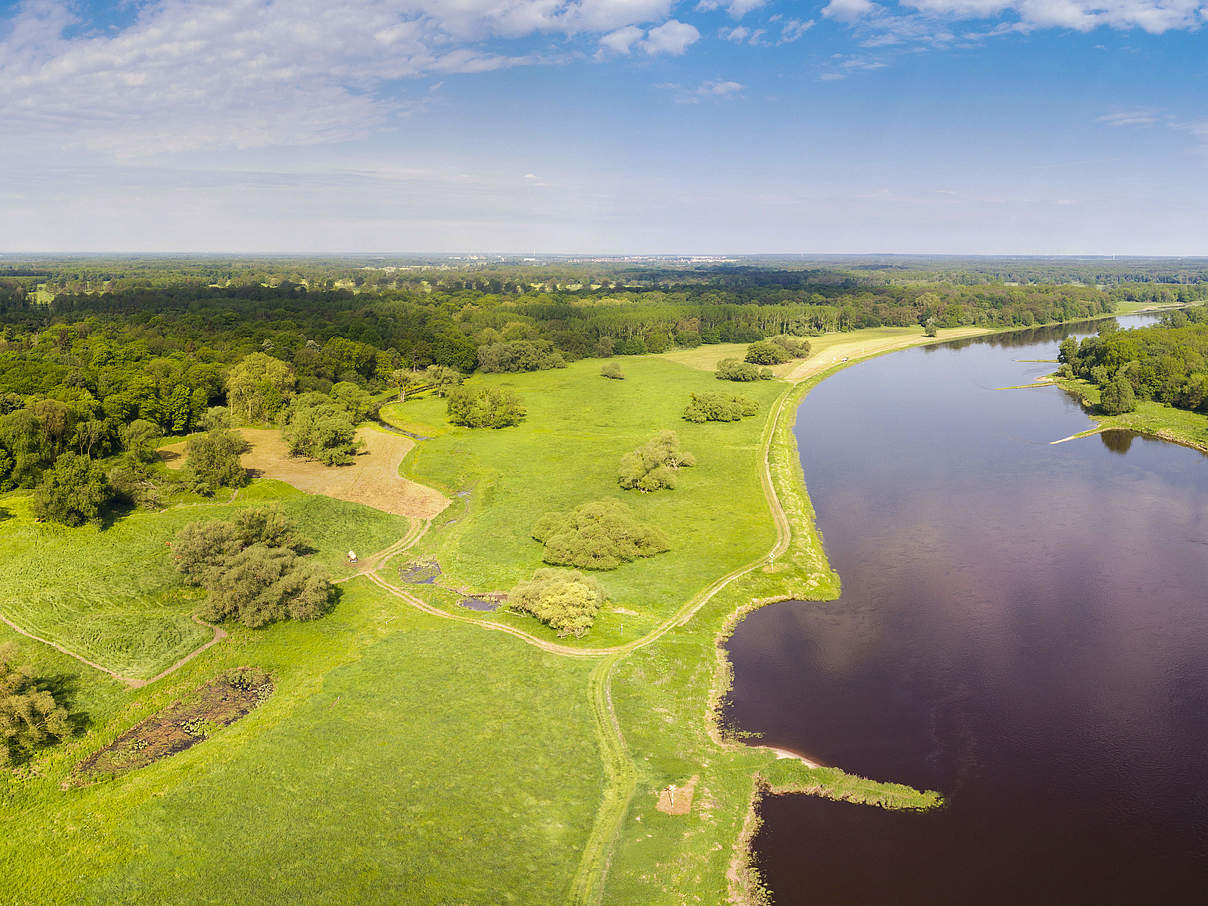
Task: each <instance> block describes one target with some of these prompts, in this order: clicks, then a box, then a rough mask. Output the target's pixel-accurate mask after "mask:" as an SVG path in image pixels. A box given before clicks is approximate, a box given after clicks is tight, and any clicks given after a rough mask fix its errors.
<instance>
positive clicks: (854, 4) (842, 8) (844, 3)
mask: <svg viewBox="0 0 1208 906" xmlns="http://www.w3.org/2000/svg"><path fill="white" fill-rule="evenodd" d="M880 9H881V7H879V6H878V5H877V4H875V3H872V2H871V0H830V3H828V4H826V6H825V7H823V9H822V15H824V16H826V18H828V19H838V20H839V21H840V22H855V21H856V20H858V19H861V18H863V17H865V16H868V15H870V14H872V13H874V12H876V11H878V10H880Z"/></svg>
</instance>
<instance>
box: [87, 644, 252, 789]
mask: <svg viewBox="0 0 1208 906" xmlns="http://www.w3.org/2000/svg"><path fill="white" fill-rule="evenodd" d="M272 693H273V680H272V677H271V676H269V674H268V673H266V672H265V671H264V670H261V669H260V668H259V667H236V668H234V669H233V670H227V671H226V672H225V673H222V674H221V675H219V676H218V677H216V678H214V679H213V680H211V681H210V682H208V683H206V685H204V686H202V687H201V688H199V689H196V690H194V691H193V692H192V693H190V694H189V695H188V697H187V698H185V700H184V701H177V702H173V703H172V704H171V705H169V706H168V707H166V708H164V709H163V710H162V711H159V712H158V713H156V714H153V715H152V716H151V717H148V718H147V719H146V720H144V721H143V722H142V723H140V724H138V725H136V726H135V727H133V728H132V729H130V730H127V731H126V732H125V733H123V734H122V735H121V736H119V737H118V738H117V739H115V740H114V741H113V742H111V743H110V744H109V745H107V746H105V747H104V748H103V749H100V750H99V751H97V752H94V753H93V754H91V755H89V756H88V757H87V758H85V759H84V760H83V761H81V762H80V763H79V764H77V765H76V766H75V769H74V770H73V771H72V772H71V778H70V779H69V780H68V781H67V783H66V784H64V786H84V785H86V784H89V783H96V782H97V781H99V780H107V779H110V778H112V777H120V776H122V775H123V774H128V773H129V772H131V771H134V770H137V769H138V768H142V767H146V766H147V765H149V764H151V763H152V762H155V761H158V760H159V759H161V758H167V757H168V756H169V755H175V754H176V753H177V752H183V751H184V750H185V749H189V748H192V747H193V746H195V745H197V744H198V743H199V742H202V741H203V740H204V739H206V738H207V737H208V736H209V735H210V734H211V733H213V732H214V731H215V730H217V729H219V728H221V727H226V726H229V725H230V724H233V723H234V722H235V721H237V720H239V718H241V717H243V716H245V715H246V714H248V713H250V712H251V711H252V710H254V709H255V708H257V707H258V706H259V705H260V703H261V702H263V701H264V700H265V699H267V698H268V697H269V696H270V695H272Z"/></svg>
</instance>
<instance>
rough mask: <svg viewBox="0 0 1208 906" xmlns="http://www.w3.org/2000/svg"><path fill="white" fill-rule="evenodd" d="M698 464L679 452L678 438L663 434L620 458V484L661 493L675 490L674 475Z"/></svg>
mask: <svg viewBox="0 0 1208 906" xmlns="http://www.w3.org/2000/svg"><path fill="white" fill-rule="evenodd" d="M693 465H696V460H695V459H694V458H693V456H692V454H691V453H688V452H685V451H684V450H681V449H680V442H679V435H677V434H676V433H675V432H674V431H663V432H661V433H660V434H659V435H658V436H657V437H655V438H654V439H653V440H651V441H650V442H649V443H646V444H644V445H642V446H640V447H638V448H637V449H636V450H634V451H633V452H632V453H626V454H625V455H624V456H622V457H621V469H620V474H619V475H618V476H617V482H618V483H619V484H620V485H621V487H623V488H625V489H626V490H638V491H658V490H661V489H664V488H666V489H667V490H670V489H672V488H674V487H675V473H676V471H677V470H679V469H680V468H684V467H687V466H693Z"/></svg>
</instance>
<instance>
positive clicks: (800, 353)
mask: <svg viewBox="0 0 1208 906" xmlns="http://www.w3.org/2000/svg"><path fill="white" fill-rule="evenodd" d="M772 342H773V343H775V344H776V345H777V346H779V347H780V348H781V349H783V350H784V351H785V352H787V353H788V354H789V356H790V357H791V358H794V359H804V358H806V357H807V356H808V355H809V354H810V341H809V340H807V339H805V338H804V337H790V336H786V335H784V334H781V335H780V336H778V337H772Z"/></svg>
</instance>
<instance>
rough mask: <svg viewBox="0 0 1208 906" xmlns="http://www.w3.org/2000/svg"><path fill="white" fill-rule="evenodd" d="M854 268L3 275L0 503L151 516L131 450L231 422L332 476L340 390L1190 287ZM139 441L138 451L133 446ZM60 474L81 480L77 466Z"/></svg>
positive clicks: (466, 414)
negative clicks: (273, 439)
mask: <svg viewBox="0 0 1208 906" xmlns="http://www.w3.org/2000/svg"><path fill="white" fill-rule="evenodd" d="M1096 266H1098V264H1097V263H1096ZM862 267H863V266H862V265H860V266H857V264H856V263H855V262H853V261H838V260H835V261H821V262H815V263H813V264H811V263H809V262H802V261H800V260H796V259H764V260H758V261H757V260H752V261H741V262H732V263H717V264H707V263H693V262H674V261H657V260H653V259H652V260H648V261H595V260H591V261H589V260H573V259H550V260H548V261H545V262H542V263H541V264H539V265H526V264H523V263H521V262H518V261H508V260H503V259H499V260H492V261H485V260H484V261H481V262H471V261H462V262H459V263H456V264H454V263H450V262H449V261H448V260H447V259H446V260H440V259H428V260H424V259H406V260H403V259H399V260H397V261H386V260H385V259H381V260H375V261H369V260H366V259H351V258H329V259H303V260H286V259H221V258H204V259H187V258H181V259H170V258H156V259H138V258H132V259H102V258H96V259H82V258H81V259H71V260H67V259H60V260H54V259H39V260H30V261H15V260H12V261H10V262H8V266H7V267H5V268H3V270H0V490H7V489H11V488H16V487H21V488H34V487H36V486H37V485H38V484H39V483H40V482H42V481H43V478H44V476H46V475H47V473H48V472H49V471H50V470H51V469H52V467H53V466H54V464H55V463H56V462H57V460H58V459H59V458H60V457H62V456H64V455H65V454H68V453H71V454H73V455H75V456H81V457H86V458H87V459H90V460H93V461H96V462H101V463H104V465H105V471H106V473H107V478H108V482H109V491H110V492H111V493H112V494H113V495H115V496H122V497H124V498H125V499H127V500H130V501H134V502H137V503H141V502H146V501H149V500H152V499H153V498H154V496H155V494H154V490H153V488H152V487H151V483H149V474H148V472H149V460H148V459H146V458H145V457H143V456H142V454H140V453H139V450H138V449H136V447H138V446H139V445H140V444H141V445H142V447H144V448H145V446H146V444H147V437H149V436H150V435H148V434H147V433H146V432H147V431H151V432H153V433H157V434H158V435H159V436H184V435H190V434H194V433H196V432H199V431H206V430H211V427H208V426H207V425H206V418H207V413H208V412H210V411H211V410H212V409H214V408H215V407H222V406H226V407H228V409H229V411H230V413H231V416H232V418H233V420H234V421H235V422H236V423H242V424H282V423H288V425H287V427H288V430H289V431H290V437H291V444H292V445H293V448H294V449H295V450H296V451H297V452H299V453H301V454H304V455H308V456H313V457H314V458H317V459H320V460H321V461H326V462H340V461H346V459H347V457H348V456H349V455H351V453H352V452H353V451H354V449H355V445H354V444H353V443H352V442H351V441H350V440H349V430H348V426H347V424H346V421H347V420H351V422H353V423H354V424H355V423H356V422H357V421H358V420H359V419H360V418H362V417H364V416H363V414H362V413H363V411H364V406H363V405H361V403H360V402H355V401H354V402H352V403H349V402H348V401H347V400H346V399H344V397H347V396H348V395H349V393H350V392H351V391H350V390H349V388H352V390H354V391H356V392H357V393H360V394H364V395H374V394H377V393H379V392H385V391H391V390H395V391H397V392H398V393H399V395H400V397H405V395H406V394H407V393H408V392H410V391H411V390H413V389H417V388H425V389H433V390H436V391H437V392H438V393H440V394H448V393H451V392H452V391H453V389H454V388H455V386H456V384H457V383H458V381H459V380H460V379H461V377H462V376H464V375H466V374H469V373H471V372H473V371H475V370H483V371H504V372H507V371H527V370H534V369H543V368H556V367H559V366H561V365H562V364H565V363H566V362H570V361H573V360H575V359H580V358H584V357H600V358H605V359H610V358H611V357H614V356H623V355H637V354H643V353H648V352H655V353H657V352H662V351H665V350H667V349H670V348H672V347H673V346H683V347H693V346H697V345H700V344H704V343H718V342H740V343H747V344H755V349H756V350H762V352H761V353H759V355H760V358H761V359H762V360H768V361H771V360H774V359H778V358H780V357H781V353H779V352H768V349H769V347H768V346H767V344H765V343H764V341H766V340H768V339H772V340H773V341H774V342H775V341H776V338H780V340H779V342H780V343H781V345H782V346H784V344H785V343H787V342H790V341H792V342H797V341H799V338H802V337H805V336H810V335H816V334H820V333H823V332H827V331H837V330H838V331H841V330H851V329H855V328H860V327H871V326H881V325H902V326H905V325H916V326H917V325H923V324H928V323H931V324H935V325H938V326H940V327H952V326H960V325H969V324H976V325H987V326H1013V325H1027V324H1034V323H1044V322H1052V321H1069V320H1075V319H1078V318H1084V317H1087V316H1089V315H1094V314H1099V313H1102V312H1104V311H1106V310H1108V308H1109V307H1110V306H1111V305H1112V304H1113V300H1114V299H1125V298H1127V299H1138V298H1153V299H1156V300H1161V299H1165V298H1167V294H1169V293H1173V294H1174V296H1175V297H1176V298H1182V297H1184V296H1187V295H1194V294H1196V293H1198V292H1199V291H1200V290H1201V288H1202V287H1200V286H1199V285H1193V284H1192V283H1190V282H1188V283H1185V284H1180V285H1175V284H1170V283H1161V284H1159V283H1158V281H1157V280H1156V278H1153V277H1152V274H1151V273H1150V272H1149V271H1146V272H1145V273H1140V272H1138V273H1136V274H1133V275H1132V276H1133V277H1135V279H1130V280H1124V279H1123V277H1121V279H1120V280H1117V281H1116V282H1115V283H1113V284H1112V285H1111V286H1110V288H1109V289H1110V291H1108V290H1105V289H1102V288H1099V287H1097V286H1096V285H1094V284H1093V283H1081V284H1079V283H1049V284H1034V283H1028V284H1025V285H1016V286H1012V285H1007V284H1005V283H993V282H985V281H982V282H973V283H962V282H960V281H959V280H958V279H956V276H955V274H956V271H954V270H952V269H947V270H945V269H943V268H940V269H939V270H937V271H936V274H935V279H928V280H923V279H897V276H895V275H899V271H898V270H894V269H893V268H889V269H888V270H887V269H886V268H882V267H879V266H878V267H875V268H871V269H862ZM886 267H888V265H887V266H886ZM1088 267H1089V265H1088ZM1146 267H1147V268H1149V267H1150V265H1146ZM912 273H913V272H912ZM1180 273H1182V271H1180ZM916 276H917V275H916ZM785 348H786V349H788V351H789V352H791V353H793V354H800V353H796V352H794V351H793V350H792V349H789V347H787V346H785ZM731 364H732V363H731ZM731 364H728V365H727V369H728V370H730V369H731ZM733 371H734V376H735V377H742V378H746V377H751V376H754V375H755V374H756V373H755V372H750V371H749V370H748V369H733ZM618 373H620V372H619V370H616V371H614V370H613V369H611V368H610V369H609V371H608V372H607V374H609V375H615V374H618ZM759 374H760V376H761V373H759ZM310 394H320V395H323V396H325V397H328V398H330V401H325V400H321V399H320V398H319V397H316V396H311V395H310ZM341 394H344V397H341ZM294 399H303V400H305V401H306V402H307V403H308V405H304V404H303V403H298V404H297V405H294V404H293V403H292V402H291V401H292V400H294ZM291 406H292V407H293V408H292V409H291ZM341 407H343V408H344V409H347V410H348V418H347V419H345V417H344V416H343V415H342V414H341V413H340V411H339V410H340V408H341ZM304 410H305V411H304ZM519 411H520V409H519V407H518V404H516V403H515V401H514V400H489V399H485V398H482V397H481V396H470V395H468V394H463V395H458V396H457V397H456V399H452V398H451V412H450V414H451V416H452V417H454V418H455V420H456V419H461V421H462V422H463V423H470V422H474V423H477V424H492V425H497V424H508V423H514V422H515V421H516V420H517V419H518V417H519V414H518V413H519ZM135 424H139V425H142V426H143V428H140V429H139V430H140V431H141V432H142V434H141V435H140V436H141V437H142V438H143V439H142V440H136V441H132V440H131V438H130V436H129V431H130V429H131V426H133V425H135ZM147 426H149V427H147ZM225 441H226V439H225V438H224V437H223V436H222V435H215V436H213V437H211V438H210V439H209V443H208V449H207V450H205V451H203V452H209V453H216V454H218V457H217V459H214V460H213V461H212V463H211V464H212V465H214V466H215V468H212V469H209V470H208V473H209V474H208V477H206V476H201V477H200V478H199V479H198V482H197V486H198V487H202V488H205V487H209V488H211V489H212V488H213V487H215V481H218V480H222V481H232V482H237V481H238V474H237V473H238V469H237V465H236V464H233V463H232V460H231V456H230V450H229V449H226V448H229V446H230V444H228V443H226V442H225ZM132 443H134V446H132ZM203 446H206V443H205V442H203ZM68 468H70V469H72V470H74V471H73V474H75V473H76V472H79V473H80V474H84V472H82V471H81V470H80V468H79V464H78V463H75V464H72V462H71V461H69V462H68V463H66V464H65V465H64V469H68ZM224 474H225V477H224ZM56 476H58V473H56ZM194 477H195V478H196V477H198V476H194ZM60 478H61V476H58V477H52V479H48V480H50V481H51V482H52V483H53V482H57V483H58V484H59V485H62V484H63V482H62V481H61V480H59V479H60ZM60 496H62V495H60ZM47 502H48V503H49V502H51V501H50V498H49V497H48V498H47ZM61 502H64V503H65V504H67V506H66V508H65V509H62V512H63V513H64V514H65V515H66V518H68V519H70V520H72V521H75V520H77V519H78V518H85V519H88V518H94V517H93V516H92V515H90V514H91V513H92V512H93V507H92V505H91V503H89V502H88V501H87V500H86V499H85V500H81V501H78V502H79V503H80V504H81V505H80V506H76V505H75V504H74V503H71V502H68V501H61ZM102 506H103V505H102ZM53 511H56V507H49V508H48V509H47V510H46V512H47V513H48V514H50V513H52V512H53ZM51 518H53V517H51Z"/></svg>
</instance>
